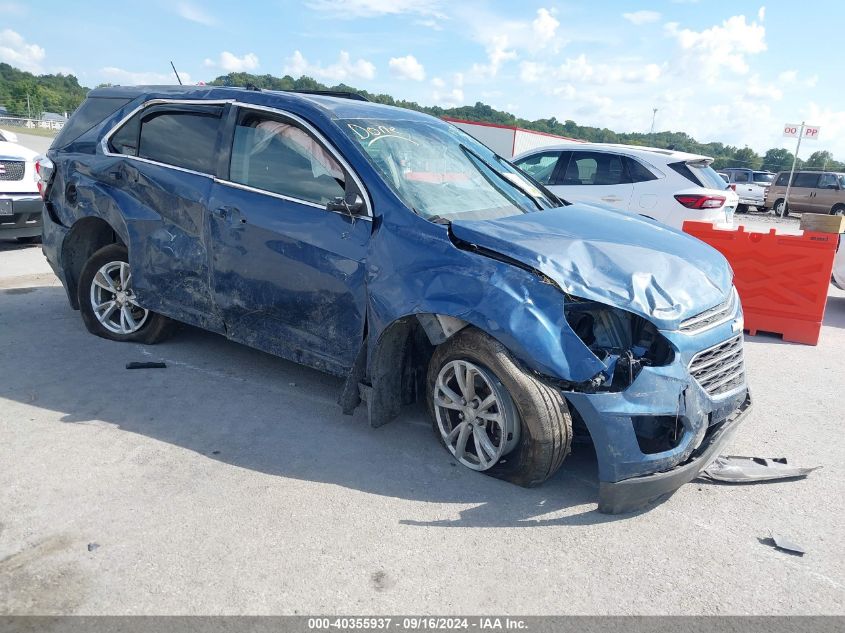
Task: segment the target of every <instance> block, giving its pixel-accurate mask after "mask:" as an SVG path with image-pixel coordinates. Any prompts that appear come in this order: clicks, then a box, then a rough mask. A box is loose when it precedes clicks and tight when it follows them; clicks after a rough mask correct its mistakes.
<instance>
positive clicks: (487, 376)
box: [427, 327, 572, 486]
mask: <svg viewBox="0 0 845 633" xmlns="http://www.w3.org/2000/svg"><path fill="white" fill-rule="evenodd" d="M427 378H428V380H427V384H428V388H427V400H428V408H429V413H430V414H431V418H432V423H433V425H434V430H435V432H436V433H437V435H438V437H439V438H440V440H441V442H442V443H443V445H444V446H445V447H446V449H447V450H448V451H449V452H450V453H451V454H452V455H453V456H454V457H455V459H457V460H458V462H459V463H460V464H462V465H464V466H466V467H467V468H470V469H472V470H477V471H482V472H485V473H487V474H489V475H493V476H494V477H499V478H501V479H505V480H507V481H510V482H512V483H515V484H518V485H520V486H536V485H539V484H541V483H542V482H543V481H545V480H546V479H548V478H549V477H551V476H552V475H553V474H554V473H555V472H556V471H557V469H558V468H560V465H561V464H562V463H563V459H564V457H566V455H567V453H568V452H569V446H570V442H571V438H572V420H571V418H570V416H569V410H568V408H567V405H566V401H565V400H564V399H563V397H562V396H561V395H560V393H559V392H558V391H557V390H556V389H554V388H552V387H550V386H548V385H546V384H545V383H543V382H541V381H540V380H537V379H536V378H534V377H533V376H531V375H529V374H527V373H526V372H524V371H523V370H522V368H521V367H519V365H518V364H517V363H516V362H515V360H514V359H513V357H512V356H511V355H510V353H509V352H508V351H507V350H506V349H505V347H504V346H503V345H502V344H501V343H499V342H498V341H496V340H495V339H493V338H491V337H489V336H487V335H486V334H484V333H483V332H481V331H480V330H477V329H475V328H472V327H470V328H466V329H464V330H461V331H460V332H458V333H457V334H456V335H455V336H453V337H452V338H450V339H449V340H448V341H446V342H445V343H443V344H442V345H440V346H439V347H438V348H437V349H436V350H435V351H434V355H433V356H432V358H431V362H430V363H429V368H428V377H427Z"/></svg>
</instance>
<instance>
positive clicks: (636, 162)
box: [513, 143, 739, 228]
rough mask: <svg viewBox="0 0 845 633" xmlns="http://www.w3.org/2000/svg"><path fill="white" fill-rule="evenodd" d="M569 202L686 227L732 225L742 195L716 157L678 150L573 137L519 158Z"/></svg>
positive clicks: (520, 163)
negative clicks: (693, 223)
mask: <svg viewBox="0 0 845 633" xmlns="http://www.w3.org/2000/svg"><path fill="white" fill-rule="evenodd" d="M513 162H514V163H515V164H516V165H517V166H518V167H519V168H520V169H522V170H524V171H525V172H527V173H528V174H530V175H531V176H533V177H534V179H536V180H538V181H540V182H541V183H542V184H544V185H546V186H547V187H548V188H549V189H551V190H552V191H553V192H554V193H555V194H556V195H557V196H558V197H560V198H563V199H565V200H568V201H569V202H589V203H594V204H602V205H605V206H611V207H615V208H617V209H619V210H622V211H627V212H629V213H637V214H640V215H645V216H647V217H650V218H653V219H655V220H657V221H659V222H663V223H664V224H668V225H669V226H673V227H676V228H681V227H682V226H683V223H684V221H685V220H696V221H700V222H712V223H716V224H720V225H724V224H727V225H732V224H733V216H734V211H735V210H736V206H737V203H738V200H739V199H738V197H737V195H736V193H735V192H734V191H732V190H731V189H730V187H729V186H728V184H727V183H726V182H725V181H724V180H723V179H722V177H721V176H719V174H718V173H716V171H715V170H714V169H713V168H712V167H711V166H710V164H711V163H712V162H713V159H712V158H709V157H707V156H698V155H696V154H686V153H684V152H676V151H674V150H667V149H657V148H652V147H635V146H632V145H611V144H606V143H572V144H566V145H556V146H554V147H544V148H542V149H536V150H532V151H530V152H526V153H524V154H521V155H520V156H517V157H516V158H514V160H513Z"/></svg>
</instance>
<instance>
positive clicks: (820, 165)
mask: <svg viewBox="0 0 845 633" xmlns="http://www.w3.org/2000/svg"><path fill="white" fill-rule="evenodd" d="M834 163H836V161H835V160H833V154H831V153H830V152H828V151H824V150H822V151H818V152H813V153H812V154H810V158H808V159H807V160H806V161H804V168H805V169H828V168H830V169H834Z"/></svg>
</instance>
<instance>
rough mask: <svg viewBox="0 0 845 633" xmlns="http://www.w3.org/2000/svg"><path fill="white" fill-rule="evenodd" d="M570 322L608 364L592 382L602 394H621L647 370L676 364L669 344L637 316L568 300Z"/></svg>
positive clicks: (602, 306)
mask: <svg viewBox="0 0 845 633" xmlns="http://www.w3.org/2000/svg"><path fill="white" fill-rule="evenodd" d="M566 321H567V323H569V326H570V327H571V328H572V330H573V331H574V332H575V334H577V335H578V338H580V339H581V340H582V341H583V342H584V344H585V345H586V346H587V347H589V348H590V351H592V352H593V353H594V354H595V355H596V356H597V357H598V359H599V360H601V361H602V362H603V363H604V365H605V369H604V371H602V372H601V373H599V374H598V375H597V376H596V377H595V378H594V379H593V381H592V384H593V387H594V388H595V389H597V390H599V391H621V390H622V389H625V388H626V387H628V385H630V384H631V383H632V382H634V379H635V378H636V377H637V375H638V374H639V373H640V370H642V368H643V367H647V366H660V365H667V364H669V363H670V362H672V355H673V353H672V348H671V346H670V345H669V342H668V341H667V340H666V339H665V338H664V337H663V336H662V335H661V334H660V332H658V331H657V328H656V327H654V325H653V324H651V323H650V322H648V321H647V320H645V319H644V318H642V317H640V316H637V315H636V314H632V313H630V312H626V311H624V310H620V309H618V308H613V307H610V306H606V305H603V304H601V303H596V302H594V301H567V303H566Z"/></svg>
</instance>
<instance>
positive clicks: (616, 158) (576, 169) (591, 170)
mask: <svg viewBox="0 0 845 633" xmlns="http://www.w3.org/2000/svg"><path fill="white" fill-rule="evenodd" d="M630 182H631V179H630V178H629V177H628V173H627V171H626V170H625V163H624V162H623V161H622V156H620V155H618V154H610V153H606V152H572V158H571V159H570V160H569V166H568V167H567V168H566V173H565V174H564V177H563V183H562V184H564V185H620V184H627V183H630Z"/></svg>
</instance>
